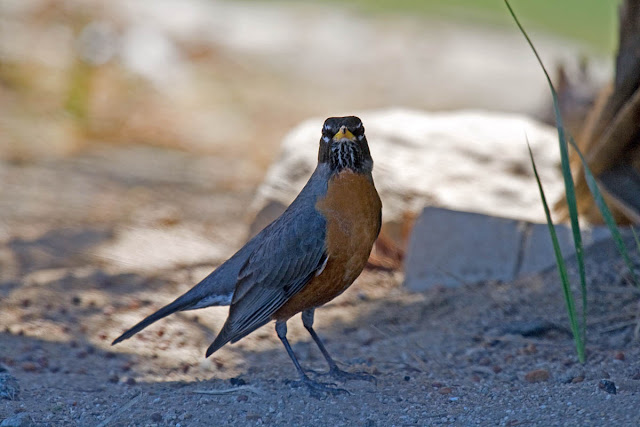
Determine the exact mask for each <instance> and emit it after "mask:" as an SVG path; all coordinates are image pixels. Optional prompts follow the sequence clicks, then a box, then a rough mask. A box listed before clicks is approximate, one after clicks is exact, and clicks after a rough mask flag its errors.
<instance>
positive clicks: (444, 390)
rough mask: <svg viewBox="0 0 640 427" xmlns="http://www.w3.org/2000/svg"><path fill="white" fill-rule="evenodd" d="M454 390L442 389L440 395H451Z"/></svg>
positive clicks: (449, 388)
mask: <svg viewBox="0 0 640 427" xmlns="http://www.w3.org/2000/svg"><path fill="white" fill-rule="evenodd" d="M452 391H453V390H452V389H451V387H442V388H441V389H440V390H438V393H440V394H451V392H452Z"/></svg>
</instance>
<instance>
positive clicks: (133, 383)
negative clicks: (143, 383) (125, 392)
mask: <svg viewBox="0 0 640 427" xmlns="http://www.w3.org/2000/svg"><path fill="white" fill-rule="evenodd" d="M125 384H127V385H136V380H135V379H133V378H127V381H126V382H125Z"/></svg>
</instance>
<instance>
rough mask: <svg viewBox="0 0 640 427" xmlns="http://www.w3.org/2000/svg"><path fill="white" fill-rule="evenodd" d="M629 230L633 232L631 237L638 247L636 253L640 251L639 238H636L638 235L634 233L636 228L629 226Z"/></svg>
mask: <svg viewBox="0 0 640 427" xmlns="http://www.w3.org/2000/svg"><path fill="white" fill-rule="evenodd" d="M631 232H632V233H633V238H634V239H635V241H636V246H637V248H638V253H640V239H638V235H637V234H636V229H635V228H633V226H632V227H631Z"/></svg>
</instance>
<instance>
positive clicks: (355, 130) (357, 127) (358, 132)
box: [352, 122, 364, 137]
mask: <svg viewBox="0 0 640 427" xmlns="http://www.w3.org/2000/svg"><path fill="white" fill-rule="evenodd" d="M352 133H353V134H354V135H355V136H358V137H360V136H362V135H364V126H362V122H360V123H358V124H357V125H355V126H354V127H353V130H352Z"/></svg>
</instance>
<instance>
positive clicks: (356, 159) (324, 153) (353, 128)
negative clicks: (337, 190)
mask: <svg viewBox="0 0 640 427" xmlns="http://www.w3.org/2000/svg"><path fill="white" fill-rule="evenodd" d="M318 162H319V163H326V164H328V165H329V167H330V168H331V170H332V171H335V172H339V171H341V170H343V169H350V170H352V171H353V172H360V173H370V172H371V170H372V169H373V160H372V159H371V153H370V152H369V144H368V143H367V138H366V137H365V136H364V126H363V125H362V121H361V120H360V119H359V118H358V117H356V116H347V117H329V118H328V119H327V120H325V121H324V125H323V126H322V138H320V150H319V151H318Z"/></svg>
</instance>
